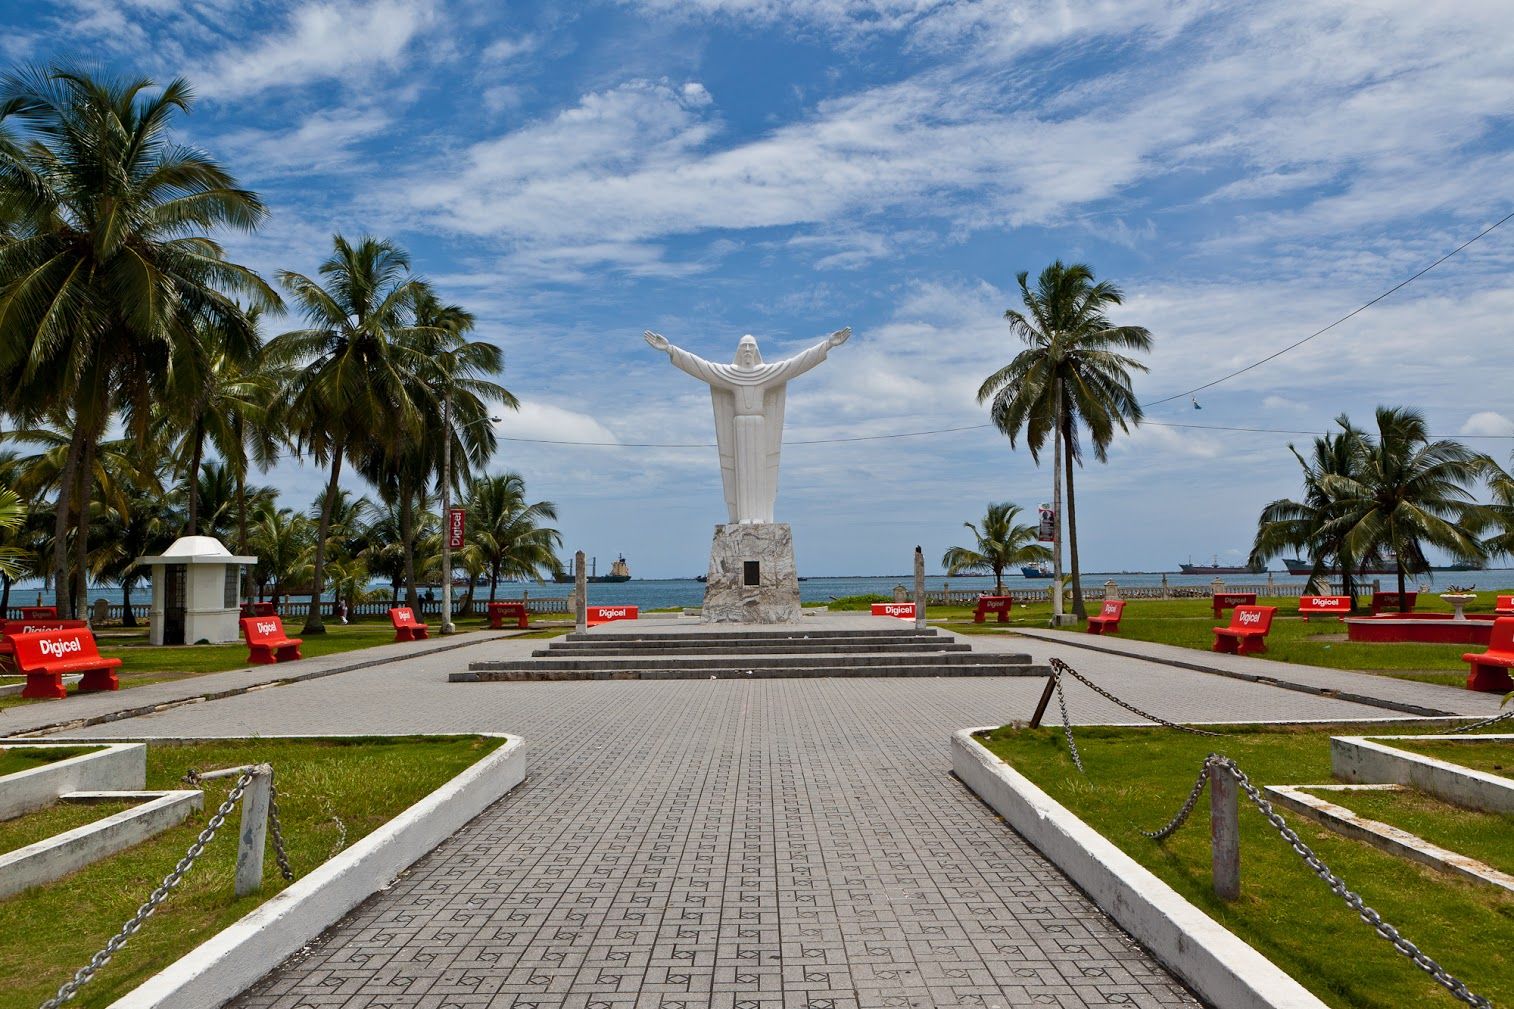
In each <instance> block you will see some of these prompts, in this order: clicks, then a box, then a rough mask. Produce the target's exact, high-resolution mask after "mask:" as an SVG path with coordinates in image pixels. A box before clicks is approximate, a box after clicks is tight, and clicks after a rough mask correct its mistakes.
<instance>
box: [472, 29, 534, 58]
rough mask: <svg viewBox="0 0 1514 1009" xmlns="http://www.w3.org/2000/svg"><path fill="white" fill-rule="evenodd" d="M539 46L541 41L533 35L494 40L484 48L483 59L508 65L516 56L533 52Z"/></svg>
mask: <svg viewBox="0 0 1514 1009" xmlns="http://www.w3.org/2000/svg"><path fill="white" fill-rule="evenodd" d="M539 45H541V40H540V39H538V38H537V37H536V36H534V35H518V36H516V37H514V38H502V39H495V40H494V41H493V42H491V43H489V44H488V45H487V46H485V47H484V51H483V58H484V59H485V60H488V61H489V62H491V63H508V62H510V61H512V60H514V59H515V58H516V57H517V56H526V55H528V54H530V53H532V52H534V51H535V50H536V48H537V47H538V46H539Z"/></svg>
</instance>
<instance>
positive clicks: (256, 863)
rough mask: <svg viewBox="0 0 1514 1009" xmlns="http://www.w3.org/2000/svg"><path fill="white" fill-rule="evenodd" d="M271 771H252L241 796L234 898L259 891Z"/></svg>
mask: <svg viewBox="0 0 1514 1009" xmlns="http://www.w3.org/2000/svg"><path fill="white" fill-rule="evenodd" d="M272 783H273V769H272V768H271V767H269V766H268V765H267V764H262V765H260V766H259V767H257V768H254V769H253V773H252V781H250V782H248V784H247V790H246V791H244V792H243V793H242V829H241V832H240V834H239V837H238V841H237V884H236V895H237V896H238V897H245V896H247V895H248V894H250V893H257V892H258V891H259V890H261V889H262V888H263V849H264V847H265V846H266V841H267V837H268V789H269V786H270V785H271V784H272Z"/></svg>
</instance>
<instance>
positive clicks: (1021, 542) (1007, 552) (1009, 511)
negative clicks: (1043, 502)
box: [941, 501, 1051, 596]
mask: <svg viewBox="0 0 1514 1009" xmlns="http://www.w3.org/2000/svg"><path fill="white" fill-rule="evenodd" d="M1020 514H1021V509H1020V506H1019V505H1016V504H1012V503H1010V502H1008V501H1001V502H997V503H995V502H990V503H989V505H988V511H987V512H986V513H985V514H984V516H983V526H982V528H981V529H980V528H979V527H978V526H975V525H973V524H972V523H971V522H964V523H962V525H963V526H964V527H966V529H967V531H968V532H970V533H972V534H973V540H974V541H975V542H974V545H973V546H970V547H952V548H951V549H950V550H948V551H946V553H945V554H944V555H942V557H941V566H942V567H943V568H945V569H946V573H947V574H949V575H962V574H992V575H993V576H994V592H995V594H997V595H1001V596H1002V595H1003V594H1004V569H1005V568H1011V567H1019V566H1020V565H1022V564H1038V563H1040V562H1042V561H1048V560H1050V559H1051V551H1050V550H1049V549H1047V548H1046V547H1044V546H1042V545H1041V544H1040V543H1039V542H1037V540H1036V533H1037V529H1036V527H1035V526H1034V525H1026V524H1020V523H1017V522H1016V521H1015V520H1016V519H1018V518H1019V517H1020Z"/></svg>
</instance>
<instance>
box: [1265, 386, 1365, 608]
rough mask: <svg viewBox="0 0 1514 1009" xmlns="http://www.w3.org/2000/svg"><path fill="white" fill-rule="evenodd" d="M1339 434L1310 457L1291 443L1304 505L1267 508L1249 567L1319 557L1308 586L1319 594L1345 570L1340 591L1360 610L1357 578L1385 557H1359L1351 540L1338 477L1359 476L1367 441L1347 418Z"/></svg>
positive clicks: (1286, 502)
mask: <svg viewBox="0 0 1514 1009" xmlns="http://www.w3.org/2000/svg"><path fill="white" fill-rule="evenodd" d="M1335 422H1336V424H1338V425H1339V426H1340V429H1341V430H1340V433H1339V434H1330V433H1328V432H1327V433H1326V434H1324V435H1323V436H1321V437H1319V438H1316V439H1314V448H1313V450H1312V451H1311V452H1310V455H1309V458H1308V459H1305V458H1304V457H1303V456H1302V455H1300V454H1299V452H1298V450H1297V449H1295V448H1294V447H1293V446H1292V445H1291V444H1290V445H1289V446H1288V451H1290V452H1292V453H1293V457H1294V458H1295V459H1297V460H1298V464H1299V469H1301V470H1302V471H1303V475H1304V495H1303V499H1302V500H1299V501H1295V500H1292V499H1290V498H1279V499H1278V500H1276V501H1273V502H1271V503H1269V504H1268V505H1267V506H1266V507H1264V508H1263V509H1262V513H1261V516H1260V517H1259V518H1258V519H1257V528H1256V539H1255V541H1254V542H1253V543H1252V546H1251V556H1250V558H1249V559H1248V563H1249V564H1251V565H1252V566H1253V567H1260V566H1263V565H1265V564H1266V563H1267V562H1268V561H1269V560H1271V559H1272V558H1274V557H1278V556H1280V555H1282V554H1283V553H1285V552H1289V551H1292V552H1295V553H1297V552H1301V551H1307V552H1308V555H1309V556H1310V557H1312V558H1313V559H1314V570H1313V571H1311V572H1310V574H1309V585H1310V587H1311V588H1312V589H1315V590H1320V589H1321V587H1322V586H1325V585H1326V584H1327V583H1326V575H1327V573H1328V572H1329V571H1330V570H1331V569H1333V568H1339V569H1340V572H1341V582H1342V585H1341V589H1342V591H1343V592H1344V593H1345V594H1346V595H1348V596H1350V597H1351V608H1352V612H1355V610H1356V591H1357V587H1356V576H1357V572H1358V570H1359V569H1360V568H1361V567H1363V566H1364V564H1365V563H1369V562H1374V561H1375V562H1380V561H1381V558H1380V557H1358V556H1356V555H1354V554H1352V552H1351V548H1350V546H1349V545H1348V544H1347V542H1346V529H1347V527H1346V524H1345V523H1344V522H1343V521H1342V520H1343V518H1344V517H1345V509H1344V507H1343V504H1342V502H1341V501H1340V500H1339V499H1338V498H1337V497H1336V496H1335V491H1336V490H1337V489H1338V485H1337V484H1336V483H1335V481H1334V479H1333V478H1336V477H1348V478H1350V477H1355V476H1357V475H1358V474H1359V473H1360V472H1361V468H1362V461H1363V458H1364V457H1365V455H1366V452H1367V447H1368V446H1367V442H1368V439H1367V438H1366V436H1365V435H1364V434H1363V432H1362V431H1360V430H1359V429H1357V428H1355V427H1353V426H1352V425H1351V421H1350V420H1349V419H1347V417H1346V415H1345V414H1342V415H1341V416H1339V417H1337V418H1336V420H1335Z"/></svg>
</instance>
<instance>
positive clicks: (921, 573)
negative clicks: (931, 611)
mask: <svg viewBox="0 0 1514 1009" xmlns="http://www.w3.org/2000/svg"><path fill="white" fill-rule="evenodd" d="M915 630H917V631H923V630H925V552H924V551H923V550H921V549H920V548H919V547H915Z"/></svg>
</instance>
